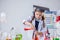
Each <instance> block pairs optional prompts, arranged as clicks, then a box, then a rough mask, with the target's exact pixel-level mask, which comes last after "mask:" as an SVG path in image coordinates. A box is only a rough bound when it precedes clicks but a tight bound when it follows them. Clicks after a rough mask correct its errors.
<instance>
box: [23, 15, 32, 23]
mask: <svg viewBox="0 0 60 40" xmlns="http://www.w3.org/2000/svg"><path fill="white" fill-rule="evenodd" d="M31 20H32V16H29V17H28V18H27V19H26V20H23V23H25V22H30V21H31Z"/></svg>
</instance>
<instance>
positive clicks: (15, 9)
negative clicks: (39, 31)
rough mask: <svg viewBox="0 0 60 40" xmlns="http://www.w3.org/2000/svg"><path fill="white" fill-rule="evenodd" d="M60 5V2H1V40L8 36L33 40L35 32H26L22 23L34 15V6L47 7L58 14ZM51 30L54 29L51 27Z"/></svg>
mask: <svg viewBox="0 0 60 40" xmlns="http://www.w3.org/2000/svg"><path fill="white" fill-rule="evenodd" d="M59 4H60V0H0V40H5V39H6V36H7V35H8V34H11V35H13V37H15V35H16V34H22V35H23V37H22V40H32V39H31V38H32V32H33V31H32V30H31V31H27V32H26V31H24V27H25V26H24V25H23V23H22V21H23V20H24V19H27V18H28V16H30V15H32V13H33V5H38V6H42V7H47V8H49V10H50V11H53V13H56V12H58V11H59V10H60V5H59ZM45 13H46V12H45ZM48 13H50V12H48ZM59 15H60V14H59ZM55 16H56V15H55ZM54 22H55V21H54ZM49 30H50V31H51V30H53V29H52V28H51V27H49ZM52 33H53V32H52Z"/></svg>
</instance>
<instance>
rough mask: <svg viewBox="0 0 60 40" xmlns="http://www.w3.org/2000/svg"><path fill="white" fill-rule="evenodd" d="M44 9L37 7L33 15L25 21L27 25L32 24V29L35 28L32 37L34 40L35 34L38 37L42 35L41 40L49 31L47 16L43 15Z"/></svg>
mask: <svg viewBox="0 0 60 40" xmlns="http://www.w3.org/2000/svg"><path fill="white" fill-rule="evenodd" d="M43 12H44V10H42V9H39V8H36V9H35V11H34V13H33V16H31V17H29V18H28V19H27V20H25V21H24V22H23V24H25V25H29V26H31V29H33V30H34V32H33V36H32V39H33V40H34V35H35V37H37V36H38V35H39V36H40V40H44V34H45V33H46V32H47V31H48V30H47V27H45V22H44V20H45V18H44V15H43Z"/></svg>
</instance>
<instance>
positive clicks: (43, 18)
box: [31, 9, 45, 27]
mask: <svg viewBox="0 0 60 40" xmlns="http://www.w3.org/2000/svg"><path fill="white" fill-rule="evenodd" d="M36 11H38V12H44V10H40V9H35V11H34V12H33V16H32V20H31V23H32V21H33V20H34V18H35V12H36ZM41 20H42V21H43V27H45V22H44V20H45V17H44V15H43V16H42V19H41Z"/></svg>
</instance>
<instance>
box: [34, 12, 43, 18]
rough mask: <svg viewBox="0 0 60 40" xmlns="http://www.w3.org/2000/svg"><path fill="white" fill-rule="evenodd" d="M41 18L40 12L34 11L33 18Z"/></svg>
mask: <svg viewBox="0 0 60 40" xmlns="http://www.w3.org/2000/svg"><path fill="white" fill-rule="evenodd" d="M41 17H42V12H39V11H36V12H35V18H37V19H40V18H41Z"/></svg>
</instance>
